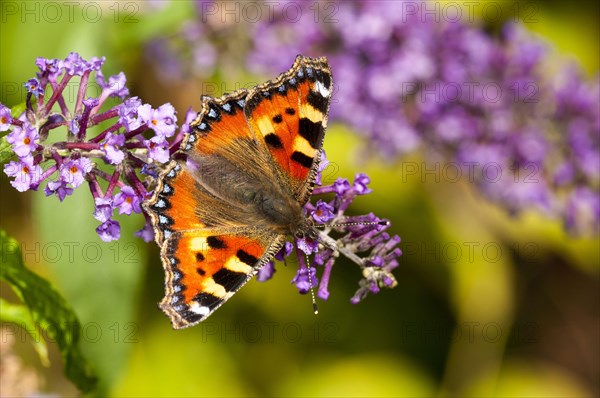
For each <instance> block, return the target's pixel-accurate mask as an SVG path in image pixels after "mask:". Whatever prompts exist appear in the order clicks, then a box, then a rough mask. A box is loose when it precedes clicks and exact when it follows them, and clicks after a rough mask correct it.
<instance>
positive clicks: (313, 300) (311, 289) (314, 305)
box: [304, 253, 319, 315]
mask: <svg viewBox="0 0 600 398" xmlns="http://www.w3.org/2000/svg"><path fill="white" fill-rule="evenodd" d="M304 257H306V267H307V270H308V284H309V285H310V296H311V297H312V305H313V312H314V313H315V315H317V314H318V313H319V308H318V307H317V300H315V290H314V287H313V283H312V276H311V275H310V260H309V259H308V254H306V253H304Z"/></svg>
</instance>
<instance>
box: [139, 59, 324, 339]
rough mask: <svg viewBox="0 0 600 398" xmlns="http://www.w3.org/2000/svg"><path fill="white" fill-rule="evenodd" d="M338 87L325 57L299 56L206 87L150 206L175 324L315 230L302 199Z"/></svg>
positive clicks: (199, 316) (168, 310)
mask: <svg viewBox="0 0 600 398" xmlns="http://www.w3.org/2000/svg"><path fill="white" fill-rule="evenodd" d="M332 92H333V80H332V75H331V70H330V68H329V65H328V63H327V60H326V58H324V57H322V58H309V57H304V56H301V55H299V56H298V57H297V58H296V60H295V62H294V64H293V66H292V67H291V68H290V70H288V71H287V72H285V73H282V74H281V75H279V76H278V77H277V78H275V79H273V80H270V81H267V82H266V83H263V84H260V85H258V86H256V87H254V88H251V89H249V90H247V89H241V90H238V91H236V92H234V93H231V94H226V95H223V96H222V97H220V98H212V97H208V96H203V97H202V99H201V109H200V112H199V113H198V116H197V117H196V118H195V119H194V121H193V122H192V123H191V124H190V128H191V132H190V133H189V134H187V135H186V136H185V137H184V138H183V140H182V142H181V145H180V149H179V151H178V153H176V154H175V157H180V158H181V159H179V160H171V162H170V163H169V164H168V165H167V166H166V167H165V169H164V170H163V171H162V172H161V173H160V175H159V176H158V178H157V182H156V189H155V190H154V192H153V194H152V196H151V198H150V199H148V200H147V201H146V202H145V203H144V208H145V210H146V212H147V213H148V215H149V216H150V219H151V221H152V225H153V227H154V233H155V240H156V243H157V244H158V245H159V246H160V248H161V259H162V263H163V267H164V271H165V275H166V278H165V297H164V299H163V300H162V301H161V302H160V304H159V307H160V308H161V309H162V310H163V311H164V312H165V314H166V315H167V316H168V317H169V318H170V319H171V322H172V324H173V327H174V328H175V329H180V328H185V327H188V326H192V325H195V324H197V323H199V322H201V321H203V320H205V319H206V318H207V317H208V316H209V315H211V314H212V313H213V312H214V311H215V310H216V309H217V308H219V307H220V306H221V305H222V304H223V303H224V302H225V301H227V300H228V299H229V298H230V297H231V296H232V295H233V294H234V293H235V292H237V291H238V290H239V289H240V288H241V287H242V286H243V285H244V284H245V283H246V282H248V281H249V280H250V279H252V277H253V276H254V275H256V273H257V272H258V270H259V269H260V268H261V267H262V266H263V265H264V264H266V263H267V262H269V261H271V260H272V259H273V257H274V255H275V254H276V253H277V252H278V251H279V250H280V249H281V247H282V246H283V244H284V243H285V241H286V239H287V237H288V236H289V235H292V236H296V237H298V236H310V235H311V232H313V231H314V229H313V226H312V223H311V220H310V219H309V218H308V217H306V216H305V215H304V212H303V206H304V205H305V204H306V203H307V201H308V200H309V197H310V195H311V193H312V190H313V186H314V184H315V179H316V176H317V172H318V167H319V163H320V160H321V152H322V146H323V138H324V135H325V128H326V126H327V113H328V111H329V103H330V98H331V94H332Z"/></svg>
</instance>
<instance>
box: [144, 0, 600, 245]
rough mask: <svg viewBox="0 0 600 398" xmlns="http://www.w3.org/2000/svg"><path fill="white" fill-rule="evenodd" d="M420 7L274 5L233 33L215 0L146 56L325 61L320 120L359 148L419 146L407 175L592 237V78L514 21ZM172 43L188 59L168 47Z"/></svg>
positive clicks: (258, 64) (595, 98)
mask: <svg viewBox="0 0 600 398" xmlns="http://www.w3.org/2000/svg"><path fill="white" fill-rule="evenodd" d="M291 3H293V4H291ZM427 7H428V3H427V2H413V1H402V0H398V1H383V2H378V1H366V0H364V1H352V2H350V1H327V2H318V1H316V2H290V1H281V2H277V3H273V5H272V6H271V7H270V10H271V11H270V12H269V14H268V17H267V16H263V17H262V18H260V19H258V20H252V21H246V23H245V24H242V25H239V24H235V28H234V26H233V24H229V23H227V16H226V15H223V14H220V13H218V12H216V13H215V12H214V10H219V9H220V8H219V5H218V4H217V3H215V2H210V1H199V2H197V12H198V15H197V16H196V23H195V24H187V25H186V26H185V28H183V29H182V31H181V33H180V35H178V36H176V37H177V40H175V39H172V40H167V39H164V40H162V41H161V42H160V43H158V42H157V43H154V44H153V46H154V47H152V46H150V48H154V49H155V50H156V48H159V47H160V48H163V52H164V51H167V50H166V49H169V50H168V54H169V56H168V57H161V56H157V57H156V58H153V60H155V61H156V62H158V63H159V64H160V65H174V63H176V64H177V65H178V67H177V68H175V69H178V70H185V69H186V68H185V66H184V65H185V64H186V60H187V63H188V64H189V63H190V62H191V63H194V62H199V61H198V57H195V58H194V57H192V58H191V59H192V60H191V61H190V57H189V54H190V53H191V54H213V55H215V54H218V59H228V58H231V57H238V58H239V57H240V54H241V53H242V52H243V53H245V57H246V58H245V59H246V68H247V69H249V70H252V71H254V72H256V73H262V74H272V73H275V72H277V71H279V70H284V69H285V68H286V66H287V62H288V61H287V60H288V59H290V58H292V57H294V56H295V54H307V55H315V54H327V57H328V61H329V64H330V65H331V67H332V70H333V71H334V74H335V80H336V89H335V92H334V97H333V99H332V103H333V106H332V107H331V113H330V120H331V121H334V122H335V121H338V122H342V123H344V124H346V125H347V126H349V127H350V128H351V129H352V130H353V131H354V132H356V133H357V134H359V135H362V136H364V137H365V138H366V139H365V143H366V145H369V146H370V149H372V150H369V151H368V153H369V154H372V153H378V154H380V155H381V156H382V157H384V158H387V159H390V160H391V161H394V160H397V159H402V158H403V156H404V155H406V154H409V153H413V152H415V151H420V152H423V153H424V155H425V158H426V160H427V161H428V162H429V163H428V164H426V165H419V167H418V168H421V169H424V168H427V170H433V171H434V172H435V173H437V175H438V176H439V177H444V178H445V177H446V176H445V175H444V173H443V170H446V166H447V165H449V166H448V167H450V168H451V169H452V171H453V175H454V174H458V175H459V176H462V177H463V178H462V180H463V181H469V182H472V183H473V184H474V185H475V186H476V187H477V188H478V189H479V191H480V192H481V193H482V194H483V195H484V196H486V197H487V198H488V199H490V200H492V201H494V202H495V203H497V204H498V205H500V206H502V207H504V208H505V209H506V210H507V211H508V212H509V213H510V214H517V213H519V212H521V211H523V210H526V209H530V208H534V209H537V210H538V211H540V212H542V213H544V214H546V215H547V216H549V217H554V218H557V219H560V220H562V221H563V223H564V225H565V227H566V228H567V229H568V230H569V231H570V232H571V233H573V234H575V235H577V234H598V233H599V232H600V171H599V170H600V168H599V167H598V164H599V163H600V115H599V114H600V79H599V78H598V77H597V76H596V78H594V79H591V80H590V79H586V78H585V76H584V74H583V73H582V71H581V70H580V68H579V67H577V66H576V65H569V64H566V63H563V64H558V65H557V62H556V57H551V54H550V50H551V48H550V46H549V45H548V44H547V43H545V42H543V41H542V40H540V39H538V38H536V37H534V36H533V35H532V34H531V33H529V32H527V30H526V29H525V28H524V27H523V26H522V25H521V24H519V23H513V22H511V23H508V24H506V25H505V26H504V27H503V28H502V29H501V30H500V31H499V32H498V33H497V34H492V33H490V32H489V31H486V30H484V29H483V27H482V26H481V25H478V24H477V22H475V23H473V21H463V20H461V19H460V18H455V19H454V20H449V18H444V17H443V16H441V15H436V14H435V12H436V11H435V7H433V6H432V7H429V8H427ZM286 10H287V11H286ZM290 10H294V14H293V15H290V13H289V11H290ZM427 10H429V11H427ZM431 10H434V11H431ZM463 15H466V14H463ZM290 18H294V20H293V21H290ZM242 22H243V21H242ZM290 22H292V23H290ZM234 29H235V30H234ZM193 32H196V34H195V35H194V34H192V33H193ZM198 32H201V33H202V34H198ZM236 32H237V35H238V36H241V37H246V38H247V39H248V40H249V41H250V43H249V44H246V43H244V45H243V48H235V49H231V50H232V52H234V54H227V49H228V47H227V45H228V43H224V42H223V41H222V40H219V37H223V36H224V35H227V34H233V33H236ZM240 32H242V33H240ZM192 37H193V38H194V40H192ZM178 40H179V41H183V42H185V43H186V46H184V48H185V51H179V52H178V50H177V47H176V46H173V45H172V43H173V42H178ZM228 42H232V41H228ZM169 43H171V45H170V46H169V45H168V44H169ZM207 49H209V51H207ZM201 50H202V51H201ZM152 54H153V55H160V54H158V53H156V52H152ZM165 54H166V53H165ZM236 59H237V58H236ZM201 60H202V61H203V62H206V63H208V64H211V65H212V64H214V62H216V60H217V57H216V56H211V57H202V58H201ZM234 64H235V63H234ZM175 69H174V70H175ZM548 71H553V72H552V73H548ZM420 171H421V172H422V171H423V170H420ZM417 172H419V170H417ZM453 175H452V176H448V178H447V180H448V181H450V182H456V181H457V180H456V179H454V177H453Z"/></svg>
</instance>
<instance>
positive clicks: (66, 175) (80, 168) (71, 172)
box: [59, 158, 92, 188]
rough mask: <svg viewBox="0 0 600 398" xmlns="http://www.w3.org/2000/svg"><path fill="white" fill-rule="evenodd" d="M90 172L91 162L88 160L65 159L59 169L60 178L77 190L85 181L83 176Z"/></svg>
mask: <svg viewBox="0 0 600 398" xmlns="http://www.w3.org/2000/svg"><path fill="white" fill-rule="evenodd" d="M91 170H92V162H91V161H90V160H89V159H88V158H79V159H67V160H65V161H64V162H63V163H62V164H61V166H60V169H59V173H60V178H61V179H62V180H63V181H65V182H66V183H69V184H71V185H72V186H73V188H77V187H78V186H80V185H81V184H82V183H83V182H84V181H85V175H86V174H87V173H89V172H90V171H91Z"/></svg>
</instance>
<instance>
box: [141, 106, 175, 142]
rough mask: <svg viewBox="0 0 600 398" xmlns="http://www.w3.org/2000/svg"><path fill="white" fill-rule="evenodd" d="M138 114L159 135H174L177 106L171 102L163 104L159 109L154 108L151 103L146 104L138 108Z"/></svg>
mask: <svg viewBox="0 0 600 398" xmlns="http://www.w3.org/2000/svg"><path fill="white" fill-rule="evenodd" d="M138 116H139V117H140V118H141V119H142V120H143V121H144V122H145V123H146V125H147V126H148V127H149V128H151V129H152V130H154V131H155V132H156V134H157V135H158V136H161V137H172V136H173V134H175V129H176V128H177V124H176V122H177V116H175V108H173V106H172V105H171V104H169V103H167V104H164V105H161V106H160V107H158V109H152V107H151V106H150V105H148V104H144V105H142V106H141V107H139V108H138Z"/></svg>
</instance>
